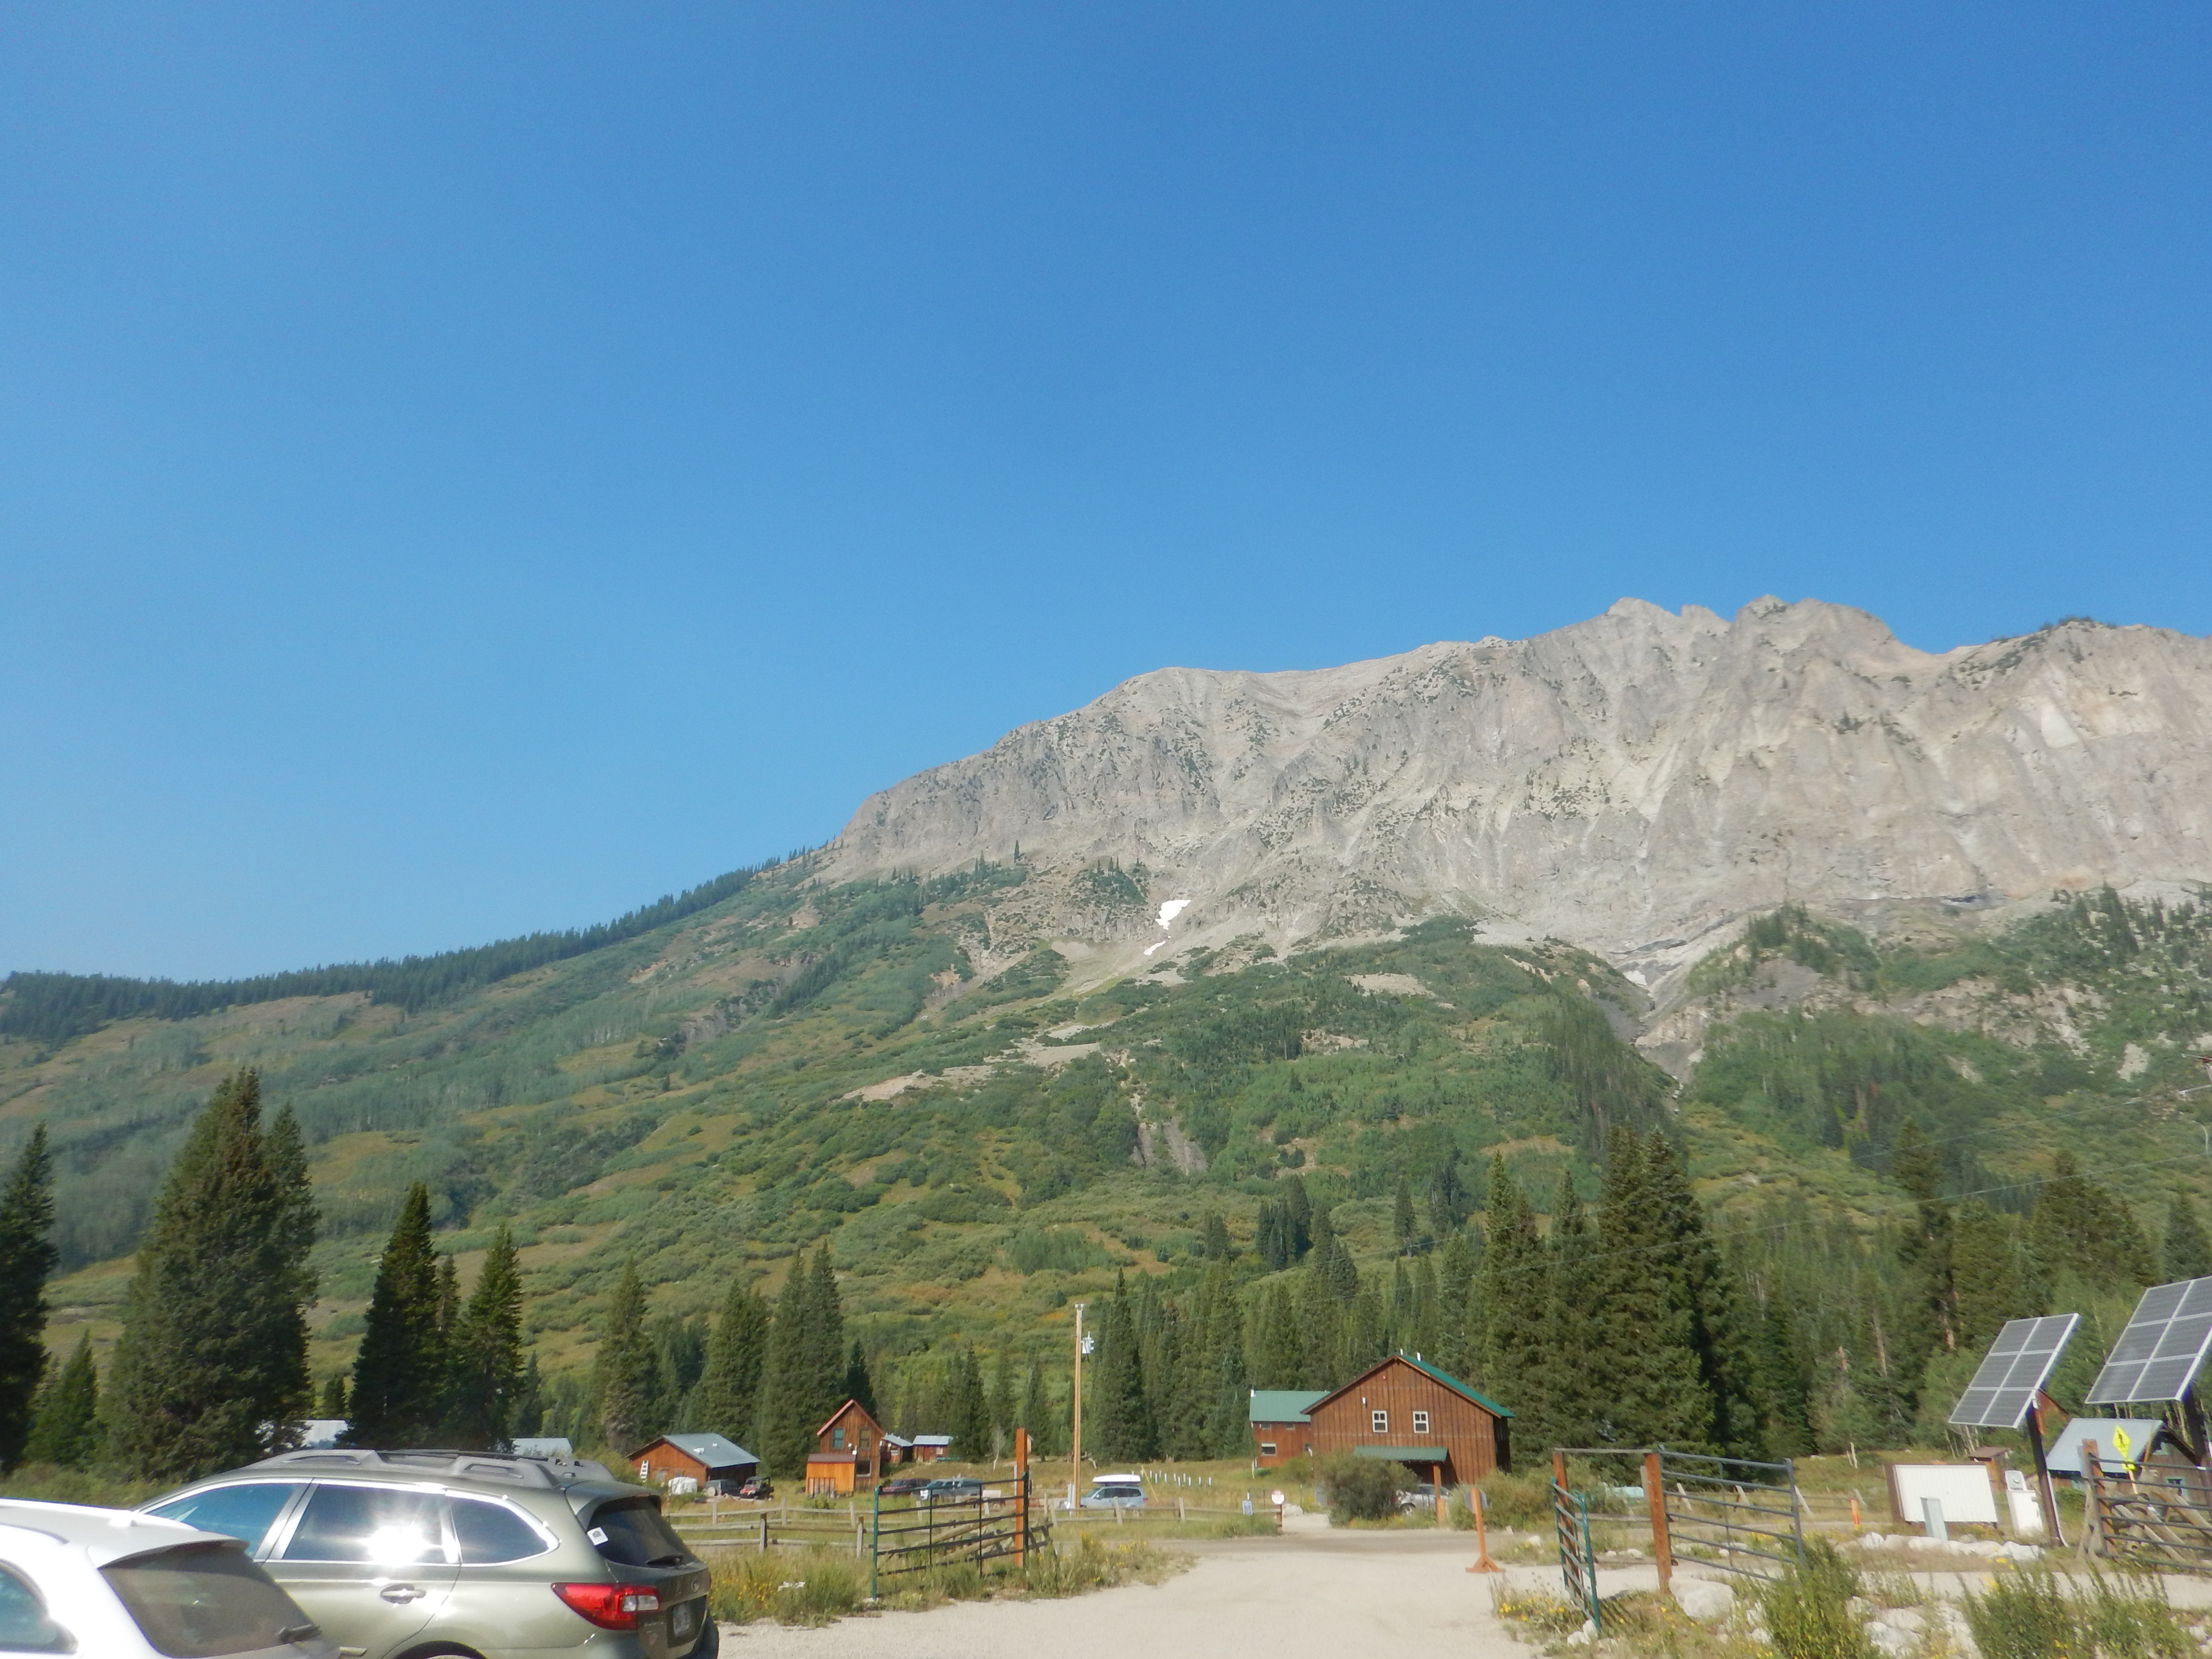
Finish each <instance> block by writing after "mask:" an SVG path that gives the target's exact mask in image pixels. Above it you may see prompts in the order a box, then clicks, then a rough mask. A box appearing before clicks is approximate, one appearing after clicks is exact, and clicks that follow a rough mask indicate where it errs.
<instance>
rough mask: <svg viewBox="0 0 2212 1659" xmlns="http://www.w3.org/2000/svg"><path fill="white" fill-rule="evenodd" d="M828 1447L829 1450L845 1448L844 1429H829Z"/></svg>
mask: <svg viewBox="0 0 2212 1659" xmlns="http://www.w3.org/2000/svg"><path fill="white" fill-rule="evenodd" d="M829 1449H830V1450H831V1451H842V1450H844V1449H845V1431H844V1430H842V1429H832V1430H830V1431H829Z"/></svg>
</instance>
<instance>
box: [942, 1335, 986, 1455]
mask: <svg viewBox="0 0 2212 1659" xmlns="http://www.w3.org/2000/svg"><path fill="white" fill-rule="evenodd" d="M951 1368H952V1370H953V1372H954V1380H953V1386H952V1393H951V1400H952V1402H953V1403H952V1408H951V1411H950V1412H948V1413H946V1416H945V1430H946V1432H948V1433H949V1434H951V1437H952V1445H953V1449H954V1451H955V1453H956V1454H957V1455H958V1456H960V1457H962V1458H963V1459H965V1460H967V1461H968V1462H981V1460H983V1459H985V1458H987V1457H988V1456H990V1455H991V1400H990V1391H989V1390H988V1389H986V1388H985V1387H984V1386H983V1362H982V1361H981V1360H980V1359H978V1358H975V1349H973V1348H971V1347H969V1346H967V1345H966V1344H964V1343H963V1345H962V1346H960V1348H959V1350H958V1351H957V1352H956V1353H955V1354H954V1355H953V1358H952V1367H951Z"/></svg>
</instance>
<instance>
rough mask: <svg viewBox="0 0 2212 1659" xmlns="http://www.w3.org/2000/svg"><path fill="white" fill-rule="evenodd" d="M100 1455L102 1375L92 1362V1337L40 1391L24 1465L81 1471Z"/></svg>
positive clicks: (86, 1338) (81, 1340) (78, 1343)
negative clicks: (45, 1464)
mask: <svg viewBox="0 0 2212 1659" xmlns="http://www.w3.org/2000/svg"><path fill="white" fill-rule="evenodd" d="M99 1454H100V1375H99V1372H98V1371H97V1370H95V1369H94V1365H93V1360H92V1333H91V1332H89V1331H87V1332H86V1333H85V1334H83V1335H82V1336H80V1337H78V1338H77V1340H76V1348H75V1349H74V1350H73V1351H72V1352H70V1357H69V1361H68V1363H67V1364H64V1366H63V1367H62V1368H61V1370H60V1372H59V1373H58V1375H57V1376H55V1377H54V1379H53V1382H52V1384H51V1385H50V1386H48V1387H47V1388H46V1389H43V1390H41V1393H40V1401H39V1412H38V1416H37V1419H36V1420H34V1421H33V1424H32V1425H31V1440H30V1445H29V1447H28V1448H27V1450H26V1453H25V1461H26V1462H32V1463H52V1464H55V1465H57V1466H58V1467H59V1468H65V1469H81V1468H85V1467H86V1466H88V1464H90V1463H91V1462H92V1461H93V1459H94V1458H95V1457H96V1456H98V1455H99Z"/></svg>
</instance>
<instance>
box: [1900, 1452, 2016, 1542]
mask: <svg viewBox="0 0 2212 1659" xmlns="http://www.w3.org/2000/svg"><path fill="white" fill-rule="evenodd" d="M1889 1481H1890V1490H1891V1491H1893V1492H1895V1493H1896V1494H1897V1516H1898V1519H1899V1520H1900V1521H1904V1522H1908V1523H1913V1524H1917V1523H1918V1522H1919V1520H1920V1517H1921V1516H1922V1515H1923V1513H1924V1512H1925V1511H1923V1510H1922V1508H1921V1505H1922V1504H1923V1502H1924V1501H1925V1500H1926V1499H1928V1498H1935V1499H1936V1501H1937V1502H1938V1503H1940V1504H1942V1506H1943V1522H1944V1524H1945V1525H1946V1526H1953V1527H1956V1526H1964V1525H1966V1524H1968V1523H1969V1522H1972V1523H1974V1524H1978V1525H1980V1526H1984V1527H1994V1526H1996V1524H1997V1501H1996V1493H1995V1492H1992V1491H1991V1490H1990V1472H1989V1469H1988V1468H1987V1467H1986V1466H1985V1465H1983V1464H1980V1463H1892V1464H1891V1465H1890V1466H1889Z"/></svg>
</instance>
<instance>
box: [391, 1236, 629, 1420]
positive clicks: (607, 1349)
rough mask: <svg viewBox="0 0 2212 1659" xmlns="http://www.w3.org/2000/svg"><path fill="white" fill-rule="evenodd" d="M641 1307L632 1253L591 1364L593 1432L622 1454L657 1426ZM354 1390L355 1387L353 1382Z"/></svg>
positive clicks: (610, 1300)
mask: <svg viewBox="0 0 2212 1659" xmlns="http://www.w3.org/2000/svg"><path fill="white" fill-rule="evenodd" d="M645 1310H646V1302H645V1281H644V1280H643V1279H641V1278H640V1277H639V1276H638V1271H637V1262H636V1261H635V1259H634V1258H633V1259H632V1260H629V1261H624V1262H623V1270H622V1276H621V1277H620V1278H618V1279H616V1280H615V1288H614V1294H613V1295H611V1296H610V1297H608V1298H607V1311H606V1323H605V1328H604V1329H603V1330H602V1331H601V1333H600V1335H599V1355H598V1358H596V1359H595V1360H594V1361H593V1363H592V1395H593V1396H594V1397H595V1398H596V1399H597V1400H598V1401H599V1424H598V1428H599V1434H600V1436H601V1437H602V1438H603V1439H604V1440H605V1442H606V1443H607V1445H608V1446H609V1447H610V1448H611V1449H612V1450H613V1451H614V1452H615V1453H616V1454H617V1455H618V1456H623V1457H627V1456H629V1455H630V1453H631V1452H633V1451H635V1450H636V1449H638V1448H639V1447H640V1446H642V1445H643V1444H644V1443H646V1442H647V1441H648V1440H651V1439H652V1438H653V1436H654V1435H655V1434H656V1433H658V1432H659V1429H660V1426H661V1425H659V1424H658V1423H655V1422H653V1420H652V1419H651V1418H650V1417H649V1416H648V1413H650V1412H651V1411H652V1410H653V1396H654V1395H655V1393H656V1392H657V1391H658V1389H659V1356H658V1355H656V1354H655V1353H654V1352H653V1339H652V1338H651V1337H650V1336H648V1335H647V1334H646V1328H645V1326H646V1311H645ZM355 1392H356V1395H357V1394H358V1393H359V1392H360V1388H359V1385H358V1384H356V1387H355Z"/></svg>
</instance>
